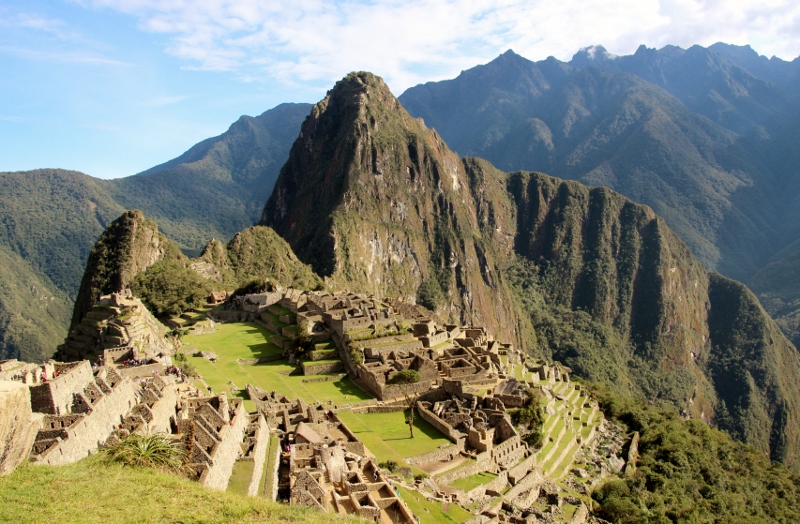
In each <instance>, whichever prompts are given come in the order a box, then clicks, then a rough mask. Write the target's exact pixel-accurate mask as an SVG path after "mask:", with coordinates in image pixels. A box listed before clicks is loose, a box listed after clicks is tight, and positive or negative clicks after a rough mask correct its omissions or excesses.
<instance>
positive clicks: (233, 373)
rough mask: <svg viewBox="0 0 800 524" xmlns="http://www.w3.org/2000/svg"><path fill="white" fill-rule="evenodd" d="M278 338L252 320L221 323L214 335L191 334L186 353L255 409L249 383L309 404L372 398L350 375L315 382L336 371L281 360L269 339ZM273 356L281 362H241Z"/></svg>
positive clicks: (212, 380)
mask: <svg viewBox="0 0 800 524" xmlns="http://www.w3.org/2000/svg"><path fill="white" fill-rule="evenodd" d="M272 336H274V333H272V332H271V331H269V330H268V329H266V328H265V327H263V326H261V325H259V324H255V323H252V322H241V323H239V322H232V323H226V324H221V323H218V324H217V325H216V331H215V332H214V333H208V334H203V335H188V336H186V337H185V338H184V344H185V345H184V348H183V352H184V353H186V354H187V357H188V360H189V362H191V363H192V364H193V365H194V366H195V367H196V368H197V372H198V373H199V374H200V375H201V376H202V377H203V380H204V381H205V383H206V384H208V385H209V386H210V387H211V389H212V390H213V391H214V393H223V392H224V393H229V394H230V393H231V392H233V394H234V395H236V396H240V397H242V398H244V399H246V402H245V408H246V409H247V410H249V411H254V410H255V404H254V403H253V402H251V401H250V400H249V399H248V398H247V392H246V391H245V386H246V385H247V384H248V383H250V384H253V385H255V386H258V387H260V388H262V389H265V390H273V389H274V390H276V391H279V392H280V393H282V394H284V395H287V396H289V397H291V398H302V399H303V400H305V401H306V402H308V403H313V402H323V403H327V402H328V401H329V400H330V401H331V402H332V403H333V404H334V405H338V404H347V403H351V402H358V401H361V400H367V399H369V398H371V397H370V396H369V395H367V394H366V393H365V392H363V391H362V390H360V389H359V388H358V387H356V386H355V385H354V384H353V383H352V382H351V381H350V380H349V379H348V378H347V377H343V378H339V379H336V380H327V381H313V380H314V379H319V378H324V377H326V376H327V377H330V376H331V375H302V374H301V373H302V371H301V370H300V366H295V365H291V364H289V362H288V361H287V360H286V359H285V358H281V353H282V350H281V349H280V348H279V347H278V346H276V345H275V344H273V343H272V342H270V341H269V340H270V337H272ZM197 351H209V352H213V353H216V355H217V361H216V362H211V361H209V360H206V359H204V358H202V357H194V356H191V355H192V354H194V353H195V352H197ZM269 358H275V359H277V360H273V361H270V362H263V363H260V364H249V363H242V362H241V361H248V360H249V361H252V360H254V359H269Z"/></svg>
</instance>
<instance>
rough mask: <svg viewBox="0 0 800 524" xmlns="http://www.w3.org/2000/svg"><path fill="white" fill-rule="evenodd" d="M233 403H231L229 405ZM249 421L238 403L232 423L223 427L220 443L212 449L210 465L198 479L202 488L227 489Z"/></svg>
mask: <svg viewBox="0 0 800 524" xmlns="http://www.w3.org/2000/svg"><path fill="white" fill-rule="evenodd" d="M233 402H234V401H231V404H233ZM249 421H250V417H249V416H248V414H247V412H246V411H245V410H244V408H243V407H242V405H241V403H239V405H238V409H237V410H236V415H235V416H234V417H233V423H232V424H230V425H227V426H224V427H223V428H222V430H221V431H220V437H221V438H222V441H221V442H220V443H219V444H217V446H216V447H215V448H214V453H213V455H212V459H213V460H212V463H211V464H209V467H208V469H206V470H205V472H204V473H203V475H202V477H201V478H200V482H201V483H202V484H203V485H204V486H208V487H210V488H214V489H219V490H225V489H226V488H227V487H228V481H229V480H230V478H231V473H233V465H234V464H235V463H236V459H237V458H238V457H239V453H240V452H241V447H240V446H239V445H240V444H241V443H242V440H243V439H244V431H245V429H247V424H248V422H249Z"/></svg>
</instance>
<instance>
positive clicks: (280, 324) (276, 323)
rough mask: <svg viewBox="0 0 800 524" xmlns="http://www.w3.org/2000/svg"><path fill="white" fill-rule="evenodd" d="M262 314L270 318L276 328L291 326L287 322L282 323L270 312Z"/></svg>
mask: <svg viewBox="0 0 800 524" xmlns="http://www.w3.org/2000/svg"><path fill="white" fill-rule="evenodd" d="M261 314H262V315H263V316H265V317H267V318H269V319H270V321H271V322H272V323H273V324H275V325H276V326H280V327H284V326H288V325H289V324H287V323H286V322H281V321H280V320H278V315H276V314H275V313H270V312H269V311H264V312H262V313H261Z"/></svg>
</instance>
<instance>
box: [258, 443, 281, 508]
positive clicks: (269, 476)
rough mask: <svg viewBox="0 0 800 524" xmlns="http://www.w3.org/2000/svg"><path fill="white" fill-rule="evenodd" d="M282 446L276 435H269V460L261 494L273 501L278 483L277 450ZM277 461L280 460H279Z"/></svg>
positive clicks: (266, 463)
mask: <svg viewBox="0 0 800 524" xmlns="http://www.w3.org/2000/svg"><path fill="white" fill-rule="evenodd" d="M280 445H281V441H280V439H279V438H278V436H277V435H275V434H274V433H270V435H269V448H268V449H267V458H266V460H265V464H264V476H263V478H262V484H263V486H264V489H263V490H262V491H261V492H260V494H261V496H262V497H267V498H269V499H272V491H273V488H274V486H275V483H276V482H278V479H277V478H275V475H274V473H275V460H276V457H275V449H276V448H277V447H278V446H280ZM277 460H280V458H278V459H277Z"/></svg>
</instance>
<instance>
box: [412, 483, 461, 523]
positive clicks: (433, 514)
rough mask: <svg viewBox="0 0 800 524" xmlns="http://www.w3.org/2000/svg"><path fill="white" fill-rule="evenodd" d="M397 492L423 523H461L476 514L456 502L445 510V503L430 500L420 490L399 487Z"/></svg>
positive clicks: (448, 505)
mask: <svg viewBox="0 0 800 524" xmlns="http://www.w3.org/2000/svg"><path fill="white" fill-rule="evenodd" d="M397 492H398V493H399V494H400V496H401V497H402V498H403V502H405V503H406V505H408V509H410V510H411V512H412V513H414V515H416V516H418V517H419V519H420V523H421V524H459V523H460V522H464V521H465V520H469V519H471V518H473V517H474V516H475V515H473V514H472V513H469V512H468V511H467V510H465V509H464V508H462V507H461V506H459V505H458V504H455V503H452V504H447V505H446V507H447V511H445V505H444V504H442V503H441V502H433V501H430V500H428V499H426V498H425V497H424V496H423V495H422V494H421V493H420V492H418V491H412V490H408V489H405V488H403V487H398V489H397Z"/></svg>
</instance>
